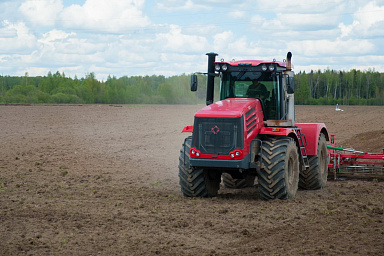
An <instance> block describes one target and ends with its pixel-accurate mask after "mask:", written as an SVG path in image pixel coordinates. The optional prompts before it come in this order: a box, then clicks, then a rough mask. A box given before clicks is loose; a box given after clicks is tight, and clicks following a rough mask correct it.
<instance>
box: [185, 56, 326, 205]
mask: <svg viewBox="0 0 384 256" xmlns="http://www.w3.org/2000/svg"><path fill="white" fill-rule="evenodd" d="M207 55H208V72H207V73H206V75H208V79H207V97H206V103H207V106H206V107H204V108H203V109H201V110H200V111H198V112H197V113H196V114H195V118H194V125H193V126H186V127H185V128H184V129H183V132H188V133H192V136H189V137H187V138H186V139H185V141H184V143H183V146H182V148H181V151H180V152H181V154H180V158H179V178H180V185H181V191H182V193H183V194H184V196H187V197H213V196H217V194H218V190H219V188H220V183H221V180H223V183H224V185H225V186H226V187H229V188H243V187H247V186H253V185H254V183H255V179H256V177H257V186H258V190H259V193H260V196H261V198H262V199H264V200H270V199H276V198H279V199H287V198H293V197H295V195H296V192H297V189H298V187H300V188H303V189H320V188H323V187H324V186H325V185H326V182H327V175H328V166H327V164H328V161H327V145H326V143H327V141H329V135H328V131H327V129H326V127H325V125H324V124H323V123H295V105H294V80H293V75H294V73H293V71H291V68H292V65H291V57H292V54H291V53H290V52H289V53H288V54H287V59H286V61H283V62H280V61H275V60H273V61H260V60H241V61H229V62H225V61H223V60H222V61H220V62H216V61H215V59H216V56H217V54H216V53H207ZM215 77H220V78H221V81H220V101H218V102H213V99H214V79H215ZM191 90H192V91H196V90H197V75H192V76H191Z"/></svg>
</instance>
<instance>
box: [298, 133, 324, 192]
mask: <svg viewBox="0 0 384 256" xmlns="http://www.w3.org/2000/svg"><path fill="white" fill-rule="evenodd" d="M326 143H327V142H326V139H325V136H324V134H320V137H319V142H318V148H317V155H312V156H308V161H309V167H308V168H307V169H304V170H302V171H301V172H300V181H299V187H300V188H303V189H321V188H323V187H325V185H326V183H327V176H328V164H327V144H326Z"/></svg>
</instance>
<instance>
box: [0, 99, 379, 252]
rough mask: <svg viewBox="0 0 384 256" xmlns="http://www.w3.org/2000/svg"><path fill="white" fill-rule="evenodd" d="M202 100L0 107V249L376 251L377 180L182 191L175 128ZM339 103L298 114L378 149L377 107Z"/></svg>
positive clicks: (344, 142)
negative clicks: (274, 194)
mask: <svg viewBox="0 0 384 256" xmlns="http://www.w3.org/2000/svg"><path fill="white" fill-rule="evenodd" d="M202 107H203V105H190V106H185V105H122V106H108V105H102V106H100V105H83V106H0V143H1V146H0V255H340V254H341V255H382V253H383V252H384V242H383V238H384V182H383V181H381V180H377V179H367V180H352V179H345V180H337V181H334V180H328V183H327V187H326V188H324V189H322V190H316V191H303V190H299V191H298V193H297V196H296V198H294V199H290V200H284V201H282V200H275V201H262V200H261V199H260V197H259V195H258V190H257V187H251V188H246V189H242V190H231V189H227V188H224V187H223V185H221V189H220V190H219V196H218V197H215V198H184V197H183V196H182V194H181V192H180V187H179V184H178V167H177V166H178V158H179V151H180V148H181V144H182V142H183V139H184V138H185V137H186V136H187V134H182V133H181V130H182V129H183V127H184V126H186V125H191V124H193V115H194V113H195V112H196V111H198V110H199V109H200V108H202ZM340 107H341V108H342V109H344V111H343V112H341V111H338V112H337V111H335V107H334V106H297V107H296V121H297V122H324V123H326V125H327V127H328V130H329V132H330V133H332V134H335V135H336V144H337V146H343V147H353V148H355V149H357V150H363V151H370V152H381V150H382V147H384V118H383V117H384V116H383V115H384V114H383V113H384V107H349V106H340Z"/></svg>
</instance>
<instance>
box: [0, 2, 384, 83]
mask: <svg viewBox="0 0 384 256" xmlns="http://www.w3.org/2000/svg"><path fill="white" fill-rule="evenodd" d="M382 45H384V0H382V1H379V0H378V1H369V0H368V1H367V0H365V1H360V0H355V1H354V0H352V1H342V0H334V1H330V0H322V1H318V0H307V1H298V0H293V1H265V0H263V1H258V0H253V1H250V0H244V1H235V0H204V1H203V0H188V1H180V0H150V1H149V0H108V1H105V0H12V1H7V0H0V73H1V74H3V75H24V74H25V73H26V72H28V74H29V75H30V76H37V75H42V76H44V75H47V74H48V72H49V71H51V72H56V71H60V72H64V73H65V74H66V75H67V76H71V77H74V76H75V75H77V76H78V77H84V76H85V75H86V74H87V73H90V72H94V73H95V74H96V77H97V78H98V79H101V80H105V79H106V78H107V76H108V75H111V76H116V77H121V76H124V75H127V76H133V75H153V74H156V75H165V76H171V75H179V74H182V73H187V74H189V73H192V72H195V71H205V70H206V56H205V53H207V52H212V51H213V52H217V53H219V57H218V58H220V59H221V58H223V59H225V60H232V59H236V60H239V59H265V60H272V59H274V58H275V59H277V60H282V59H284V58H285V56H286V53H287V51H291V52H292V53H293V59H292V61H293V64H294V70H295V71H296V72H299V71H310V70H311V69H313V70H318V69H321V70H324V69H327V68H329V69H334V70H346V71H347V70H350V69H352V68H356V69H361V70H367V69H375V70H376V71H380V72H384V48H383V47H382Z"/></svg>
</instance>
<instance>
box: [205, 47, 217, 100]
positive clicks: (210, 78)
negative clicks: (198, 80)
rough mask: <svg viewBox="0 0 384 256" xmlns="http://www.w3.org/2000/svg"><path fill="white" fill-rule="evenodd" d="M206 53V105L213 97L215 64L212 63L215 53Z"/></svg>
mask: <svg viewBox="0 0 384 256" xmlns="http://www.w3.org/2000/svg"><path fill="white" fill-rule="evenodd" d="M206 55H208V79H207V98H206V104H207V106H208V105H210V104H212V103H213V97H214V83H215V65H214V64H213V63H214V62H215V60H216V56H217V55H218V54H217V53H214V52H209V53H207V54H206Z"/></svg>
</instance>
